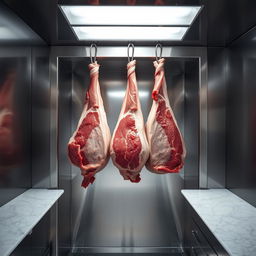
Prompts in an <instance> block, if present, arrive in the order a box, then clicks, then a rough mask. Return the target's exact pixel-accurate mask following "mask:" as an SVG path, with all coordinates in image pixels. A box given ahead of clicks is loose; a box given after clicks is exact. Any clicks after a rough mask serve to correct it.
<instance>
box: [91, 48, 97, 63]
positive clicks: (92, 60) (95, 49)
mask: <svg viewBox="0 0 256 256" xmlns="http://www.w3.org/2000/svg"><path fill="white" fill-rule="evenodd" d="M93 48H94V56H92V51H93ZM96 58H97V45H96V44H91V47H90V59H91V63H95V62H96Z"/></svg>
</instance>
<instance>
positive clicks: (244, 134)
mask: <svg viewBox="0 0 256 256" xmlns="http://www.w3.org/2000/svg"><path fill="white" fill-rule="evenodd" d="M255 38H256V28H255V27H254V28H253V29H252V30H250V31H249V32H248V33H246V34H245V35H243V36H242V37H241V38H240V39H238V40H236V41H235V42H234V43H233V44H232V45H230V46H229V47H228V49H227V58H228V59H227V112H226V115H227V123H226V126H227V163H226V168H227V174H226V185H227V188H229V189H230V190H231V191H232V192H234V193H235V194H237V195H238V196H240V197H242V198H243V199H245V200H246V201H248V202H249V203H250V204H252V205H254V206H256V199H255V191H256V172H255V169H256V160H255V159H256V157H255V156H256V146H255V145H256V143H255V142H256V133H255V127H256V105H255V104H256V101H255V95H256V87H255V78H256V75H255V65H256V54H255V50H256V41H255Z"/></svg>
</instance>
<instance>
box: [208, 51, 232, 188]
mask: <svg viewBox="0 0 256 256" xmlns="http://www.w3.org/2000/svg"><path fill="white" fill-rule="evenodd" d="M226 59H227V58H226V50H225V49H224V48H208V61H207V63H208V92H207V97H208V108H207V113H208V131H207V134H208V139H207V141H208V143H207V144H208V147H207V154H208V162H207V169H208V187H209V188H224V187H225V179H226V108H227V102H226V100H227V99H226V87H227V85H226V77H227V65H226Z"/></svg>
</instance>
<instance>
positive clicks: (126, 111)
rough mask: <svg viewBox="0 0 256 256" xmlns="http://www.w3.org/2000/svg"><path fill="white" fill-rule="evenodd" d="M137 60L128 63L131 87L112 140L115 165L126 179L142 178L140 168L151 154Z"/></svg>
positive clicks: (135, 179) (112, 155)
mask: <svg viewBox="0 0 256 256" xmlns="http://www.w3.org/2000/svg"><path fill="white" fill-rule="evenodd" d="M135 65H136V61H135V60H133V61H131V62H129V63H128V64H127V70H128V71H127V72H128V73H127V79H128V81H127V89H126V94H125V98H124V102H123V105H122V108H121V112H120V115H119V118H118V121H117V125H116V128H115V130H114V133H113V136H112V140H111V143H110V155H111V158H112V160H113V163H114V165H115V166H116V167H117V168H118V169H119V171H120V174H121V175H122V176H123V177H124V179H125V180H130V181H131V182H139V181H140V171H141V169H142V167H143V166H144V165H145V163H146V161H147V159H148V156H149V149H148V142H147V138H146V134H145V127H144V120H143V115H142V111H141V105H140V101H139V95H138V88H137V81H136V75H135Z"/></svg>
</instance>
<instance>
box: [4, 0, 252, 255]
mask: <svg viewBox="0 0 256 256" xmlns="http://www.w3.org/2000/svg"><path fill="white" fill-rule="evenodd" d="M3 2H4V3H5V4H3V3H0V15H1V18H2V20H4V21H8V22H6V23H5V26H6V28H7V29H9V30H7V31H19V33H14V34H15V35H14V36H13V34H11V35H12V36H10V38H1V37H0V90H1V88H2V86H3V84H4V81H5V80H6V78H7V77H8V74H10V73H15V74H16V80H15V82H14V83H13V86H12V87H13V89H12V99H13V109H12V111H13V116H14V121H15V129H14V130H13V134H14V138H15V139H14V143H13V145H14V146H15V147H17V149H18V151H17V154H18V157H13V158H12V161H11V164H9V163H8V161H7V163H5V162H4V160H5V159H4V155H3V154H2V152H1V153H0V205H1V206H2V205H4V204H6V203H8V202H9V201H10V200H12V199H13V198H15V197H16V196H18V195H20V194H21V193H23V192H24V191H26V190H27V189H29V188H51V189H55V188H64V189H65V193H64V195H63V197H62V198H61V200H60V201H59V203H58V204H56V205H55V206H54V207H53V208H52V209H51V210H50V211H49V212H48V214H46V215H45V216H44V218H43V219H42V220H41V221H40V222H39V223H38V225H37V226H36V227H35V228H34V229H33V232H32V234H31V235H28V236H27V237H26V238H25V239H24V241H23V242H21V244H20V245H19V246H18V247H17V249H16V250H15V251H14V252H13V253H12V256H17V255H26V256H28V255H29V256H35V255H38V256H41V255H43V256H45V255H47V256H48V255H49V253H50V252H51V254H52V255H55V253H56V255H57V253H59V255H69V254H70V255H79V254H80V255H81V254H83V253H84V254H85V253H86V254H87V255H94V254H96V255H98V254H104V255H105V254H106V253H109V254H111V253H114V255H119V254H121V255H122V254H125V255H129V254H136V253H138V254H140V255H148V254H154V253H156V254H157V253H158V254H161V255H162V254H165V253H169V254H171V255H175V254H177V255H180V254H181V252H182V247H183V248H186V246H187V244H186V242H187V241H186V233H187V229H188V222H189V221H190V217H191V216H187V215H186V209H185V206H184V200H183V198H182V196H181V193H180V191H181V189H183V188H227V189H230V190H231V191H232V192H234V193H235V194H236V195H238V196H239V197H241V198H243V199H244V200H246V201H247V202H249V203H250V204H252V205H254V206H255V204H256V202H255V187H256V185H255V184H256V175H255V146H254V141H255V132H254V130H255V123H256V122H255V99H254V98H255V85H254V81H255V71H254V69H255V68H254V67H255V42H256V40H255V38H256V30H255V24H256V20H255V17H256V16H255V4H256V3H255V2H253V1H250V0H244V1H239V0H235V1H223V0H216V1H206V0H202V1H190V0H185V1H175V4H176V3H177V4H187V5H189V4H191V3H193V4H202V5H204V9H203V11H202V13H201V14H200V16H199V17H198V20H196V22H195V23H194V24H193V26H192V27H191V30H190V31H189V33H188V34H187V37H186V38H185V39H184V40H183V41H181V42H166V43H165V44H164V49H163V51H164V52H165V54H164V57H165V58H166V60H167V61H166V65H165V69H166V78H167V84H168V93H169V98H170V101H171V105H172V107H173V110H174V112H175V116H176V118H177V121H178V124H179V127H180V129H181V131H182V133H183V134H184V138H185V143H186V148H187V152H188V154H187V157H186V163H185V168H184V170H182V172H181V173H180V174H173V175H164V176H162V175H161V176H160V175H159V176H158V175H155V174H152V173H150V172H148V171H147V170H146V169H143V171H142V181H141V183H140V184H131V183H129V182H127V181H123V180H122V177H121V176H120V174H119V173H118V170H117V169H116V168H115V167H113V165H112V163H111V160H110V162H109V164H108V166H107V167H106V168H105V169H104V170H102V171H101V172H100V173H98V174H97V176H96V182H95V184H93V185H92V186H91V187H89V188H88V189H87V190H85V189H83V188H82V187H81V186H80V184H81V179H82V177H81V175H80V170H78V169H77V168H76V167H74V166H72V165H71V164H70V162H69V161H68V158H67V142H68V139H69V137H70V136H71V134H72V132H73V131H74V129H75V127H76V124H77V121H78V119H79V116H80V113H81V110H82V104H83V101H84V95H85V91H86V88H87V86H88V84H89V73H88V67H87V66H88V64H89V61H90V60H89V57H88V48H89V45H90V43H88V44H87V45H86V47H85V46H84V45H83V43H81V42H79V41H77V40H76V38H75V37H74V35H73V34H72V31H71V30H69V26H68V24H67V23H66V21H65V19H64V18H63V16H62V14H61V12H60V11H59V9H58V3H59V4H65V3H68V2H69V3H70V2H71V1H65V0H61V1H57V0H51V1H50V0H49V1H47V0H45V1H34V0H28V1H23V2H22V4H21V2H20V1H18V0H17V1H16V0H13V1H9V0H4V1H3ZM72 2H73V3H75V2H76V1H72ZM77 2H82V1H77ZM88 2H89V1H86V3H88ZM105 2H106V3H109V2H108V1H105ZM119 2H120V1H119ZM148 2H150V3H152V1H148ZM181 2H182V3H181ZM24 3H25V4H24ZM141 3H142V4H145V3H146V2H145V1H141ZM28 10H33V12H29V11H28ZM242 14H243V15H242ZM1 28H2V27H1ZM9 35H10V34H9ZM155 44H156V42H147V43H145V42H138V47H137V44H135V59H137V68H136V70H137V80H138V86H139V90H140V91H141V95H140V97H141V103H142V108H143V114H144V121H146V118H147V114H148V112H149V108H150V106H151V97H150V91H151V89H152V86H153V74H154V69H153V65H152V62H153V60H154V47H155ZM126 45H127V44H126V42H121V43H120V42H101V43H100V44H99V54H98V56H99V57H98V62H99V64H100V65H101V67H100V85H101V91H102V94H103V97H104V103H105V108H106V112H107V117H108V122H109V125H110V128H111V130H112V131H113V128H114V126H115V122H116V119H117V117H118V114H119V111H120V108H121V103H122V95H123V91H124V90H125V87H126V64H127V56H126V55H125V53H126V50H127V49H126ZM105 46H109V48H104V47H105ZM120 46H122V47H123V50H122V51H123V53H122V54H119V53H118V52H119V49H118V48H119V47H120ZM101 48H102V49H101ZM149 49H150V54H148V50H149ZM137 50H138V51H137ZM166 51H167V52H168V54H166ZM170 53H171V54H170ZM136 56H137V57H136ZM198 56H201V57H200V58H198ZM56 231H57V232H56Z"/></svg>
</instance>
